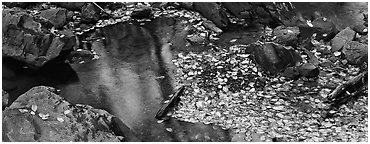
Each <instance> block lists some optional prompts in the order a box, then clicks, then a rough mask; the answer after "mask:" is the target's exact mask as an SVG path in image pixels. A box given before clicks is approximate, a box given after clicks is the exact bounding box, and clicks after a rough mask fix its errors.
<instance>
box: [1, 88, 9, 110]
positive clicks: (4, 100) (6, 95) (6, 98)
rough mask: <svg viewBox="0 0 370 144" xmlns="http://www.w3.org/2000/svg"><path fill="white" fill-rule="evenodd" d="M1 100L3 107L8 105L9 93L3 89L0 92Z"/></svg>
mask: <svg viewBox="0 0 370 144" xmlns="http://www.w3.org/2000/svg"><path fill="white" fill-rule="evenodd" d="M2 102H3V109H4V107H7V106H9V94H8V93H7V92H6V91H4V90H3V93H2Z"/></svg>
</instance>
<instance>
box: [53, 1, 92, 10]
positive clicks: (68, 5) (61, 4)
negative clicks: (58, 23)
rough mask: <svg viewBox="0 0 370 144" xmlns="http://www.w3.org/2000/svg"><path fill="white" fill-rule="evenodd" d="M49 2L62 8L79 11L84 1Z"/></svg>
mask: <svg viewBox="0 0 370 144" xmlns="http://www.w3.org/2000/svg"><path fill="white" fill-rule="evenodd" d="M51 4H54V5H57V6H59V7H62V8H66V9H67V10H71V11H80V10H81V8H82V6H83V5H84V4H85V3H84V2H52V3H51Z"/></svg>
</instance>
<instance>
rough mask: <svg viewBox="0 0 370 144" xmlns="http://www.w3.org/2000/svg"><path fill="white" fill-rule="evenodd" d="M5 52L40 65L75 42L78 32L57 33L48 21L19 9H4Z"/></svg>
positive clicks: (31, 63) (29, 62) (34, 64)
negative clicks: (47, 24)
mask: <svg viewBox="0 0 370 144" xmlns="http://www.w3.org/2000/svg"><path fill="white" fill-rule="evenodd" d="M2 24H3V26H2V28H3V49H2V52H3V56H5V57H13V58H15V59H17V60H20V61H24V62H26V63H28V64H29V66H31V67H34V68H39V67H41V66H42V65H44V64H45V63H46V62H47V61H49V60H51V59H53V58H55V57H57V56H58V55H59V53H60V52H61V51H62V50H70V49H71V48H72V47H73V46H74V45H75V36H74V35H69V36H66V35H65V36H64V37H62V38H61V37H56V36H55V35H54V34H52V33H50V32H49V30H48V28H47V27H46V26H45V25H46V24H45V22H43V21H42V20H41V19H37V18H35V17H34V16H31V15H29V14H27V13H26V12H25V11H23V10H19V9H15V8H13V9H5V10H3V22H2Z"/></svg>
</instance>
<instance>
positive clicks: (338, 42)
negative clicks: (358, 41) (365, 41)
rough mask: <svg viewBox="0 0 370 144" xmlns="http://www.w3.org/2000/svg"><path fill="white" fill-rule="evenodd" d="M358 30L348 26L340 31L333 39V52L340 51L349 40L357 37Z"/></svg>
mask: <svg viewBox="0 0 370 144" xmlns="http://www.w3.org/2000/svg"><path fill="white" fill-rule="evenodd" d="M355 35H356V32H355V31H353V30H352V29H351V28H349V27H347V28H345V29H343V30H342V31H340V32H339V33H338V34H337V35H336V36H335V37H334V38H333V39H332V40H331V52H335V51H339V50H341V49H342V48H343V46H344V45H345V44H346V43H347V42H348V41H352V40H353V39H354V38H355Z"/></svg>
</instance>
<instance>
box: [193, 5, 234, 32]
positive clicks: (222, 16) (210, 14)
mask: <svg viewBox="0 0 370 144" xmlns="http://www.w3.org/2000/svg"><path fill="white" fill-rule="evenodd" d="M193 7H194V9H195V10H196V11H198V12H199V13H200V14H202V16H204V17H206V18H207V19H209V20H211V21H212V22H213V23H215V25H216V26H217V27H219V28H222V29H224V28H227V27H228V26H229V24H230V21H229V19H228V18H227V16H226V12H225V11H224V10H223V9H222V8H221V6H220V5H218V4H217V3H216V2H194V3H193Z"/></svg>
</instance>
